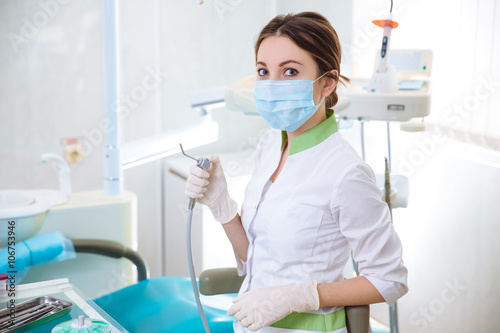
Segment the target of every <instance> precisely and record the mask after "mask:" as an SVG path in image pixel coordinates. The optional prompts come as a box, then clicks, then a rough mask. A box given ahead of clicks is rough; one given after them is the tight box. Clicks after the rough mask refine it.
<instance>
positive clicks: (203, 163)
mask: <svg viewBox="0 0 500 333" xmlns="http://www.w3.org/2000/svg"><path fill="white" fill-rule="evenodd" d="M179 146H181V151H182V154H183V155H184V156H186V157H189V158H190V159H192V160H195V161H196V165H197V166H198V167H200V168H202V169H203V170H205V171H207V170H208V168H210V166H211V165H212V162H210V161H209V160H208V158H206V157H200V158H194V157H192V156H189V155H188V154H186V153H185V152H184V149H183V148H182V144H180V143H179ZM196 201H197V199H195V198H190V199H189V204H188V209H189V210H193V209H194V206H195V205H196Z"/></svg>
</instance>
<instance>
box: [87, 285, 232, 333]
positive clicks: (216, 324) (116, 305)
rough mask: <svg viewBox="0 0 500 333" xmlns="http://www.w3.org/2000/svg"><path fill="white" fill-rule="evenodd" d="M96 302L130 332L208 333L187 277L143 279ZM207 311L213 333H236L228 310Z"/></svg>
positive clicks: (206, 307)
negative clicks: (204, 327)
mask: <svg viewBox="0 0 500 333" xmlns="http://www.w3.org/2000/svg"><path fill="white" fill-rule="evenodd" d="M228 297H230V296H228ZM94 302H95V303H96V304H97V305H98V306H99V307H101V308H102V309H103V310H104V311H106V312H107V313H108V314H109V315H110V316H111V317H113V318H114V319H115V320H116V321H117V322H118V323H119V324H120V325H122V326H123V327H124V328H125V329H127V330H128V331H129V332H130V333H142V332H144V333H163V332H183V333H195V332H197V333H202V332H204V330H203V324H202V322H201V319H200V315H199V313H198V308H197V306H196V301H195V299H194V296H193V290H192V287H191V281H190V279H189V278H186V277H176V276H163V277H157V278H153V279H150V280H143V281H140V282H139V283H137V284H135V285H132V286H129V287H126V288H123V289H121V290H118V291H115V292H113V293H111V294H109V295H105V296H103V297H101V298H98V299H96V300H94ZM203 308H204V311H205V315H206V317H207V321H208V325H209V327H210V331H211V332H212V333H225V332H233V317H229V316H226V311H224V310H221V309H217V308H212V307H208V306H204V307H203Z"/></svg>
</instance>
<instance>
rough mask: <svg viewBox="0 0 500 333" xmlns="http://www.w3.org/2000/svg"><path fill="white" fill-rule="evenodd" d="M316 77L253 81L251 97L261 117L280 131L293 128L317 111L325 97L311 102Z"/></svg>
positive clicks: (292, 129)
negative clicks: (309, 78)
mask: <svg viewBox="0 0 500 333" xmlns="http://www.w3.org/2000/svg"><path fill="white" fill-rule="evenodd" d="M327 73H328V72H326V73H325V74H323V75H321V76H320V77H318V78H317V79H316V80H284V81H276V80H262V81H257V82H255V91H254V94H253V96H254V99H255V104H256V106H257V110H259V112H260V114H261V116H262V118H264V119H265V120H266V121H267V122H268V123H269V125H271V127H273V128H276V129H279V130H282V131H295V130H296V129H297V128H299V127H300V126H302V125H303V124H304V123H305V122H306V121H307V119H309V118H311V116H312V115H313V114H314V113H315V112H316V110H317V109H318V108H319V106H320V105H321V103H322V102H323V100H324V99H325V97H323V99H322V100H321V102H319V103H318V104H317V105H314V99H313V90H314V82H316V81H317V80H319V79H321V78H322V77H323V76H325V75H326V74H327Z"/></svg>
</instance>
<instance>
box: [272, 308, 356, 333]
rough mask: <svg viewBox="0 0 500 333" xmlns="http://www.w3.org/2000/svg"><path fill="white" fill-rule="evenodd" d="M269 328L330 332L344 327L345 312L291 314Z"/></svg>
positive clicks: (342, 310)
mask: <svg viewBox="0 0 500 333" xmlns="http://www.w3.org/2000/svg"><path fill="white" fill-rule="evenodd" d="M271 326H272V327H278V328H287V329H295V330H304V331H318V332H332V331H336V330H339V329H341V328H343V327H346V321H345V310H344V308H342V309H341V310H338V311H335V312H332V313H328V314H317V313H299V312H292V313H291V314H289V315H288V316H286V317H285V318H283V319H281V320H278V321H277V322H275V323H274V324H272V325H271Z"/></svg>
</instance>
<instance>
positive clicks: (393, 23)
mask: <svg viewBox="0 0 500 333" xmlns="http://www.w3.org/2000/svg"><path fill="white" fill-rule="evenodd" d="M372 23H373V24H375V25H377V26H379V27H381V28H383V27H385V26H386V25H390V26H391V27H392V28H393V29H395V28H397V27H398V25H399V24H398V22H396V21H392V20H375V21H372Z"/></svg>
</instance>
